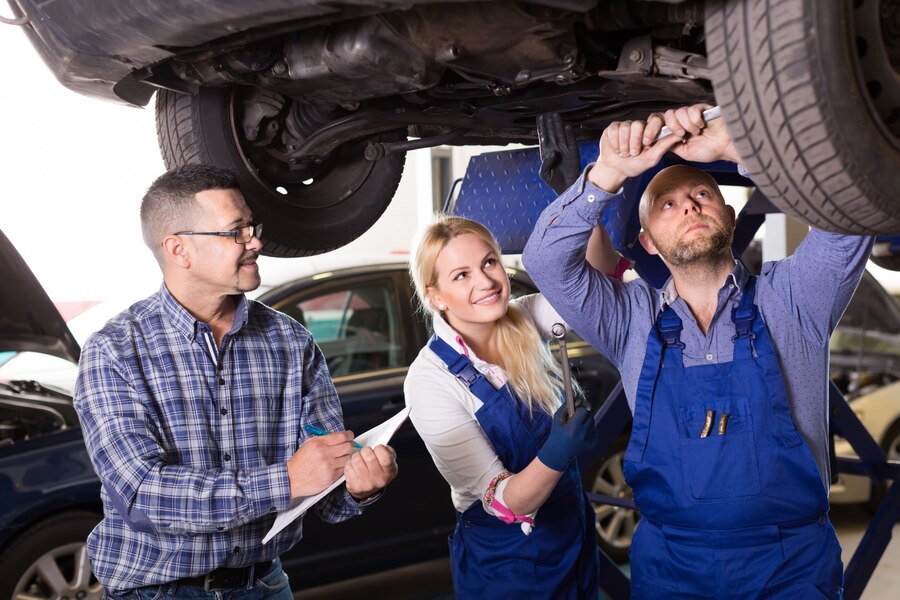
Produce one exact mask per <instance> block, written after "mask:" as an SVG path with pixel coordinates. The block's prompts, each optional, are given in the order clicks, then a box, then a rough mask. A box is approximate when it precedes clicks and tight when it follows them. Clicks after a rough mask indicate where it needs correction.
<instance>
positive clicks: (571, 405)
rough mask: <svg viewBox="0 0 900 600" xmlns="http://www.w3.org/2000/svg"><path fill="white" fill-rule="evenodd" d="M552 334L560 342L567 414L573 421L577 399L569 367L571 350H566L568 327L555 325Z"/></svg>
mask: <svg viewBox="0 0 900 600" xmlns="http://www.w3.org/2000/svg"><path fill="white" fill-rule="evenodd" d="M550 333H552V334H553V337H555V338H556V341H557V342H559V360H560V362H561V363H562V375H563V390H565V393H566V412H567V413H568V414H569V418H570V419H571V418H572V417H573V416H574V415H575V398H573V397H572V371H571V367H569V350H568V348H566V326H565V325H563V324H562V323H554V324H553V326H552V327H551V328H550Z"/></svg>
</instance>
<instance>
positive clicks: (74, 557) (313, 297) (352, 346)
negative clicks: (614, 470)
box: [0, 238, 618, 600]
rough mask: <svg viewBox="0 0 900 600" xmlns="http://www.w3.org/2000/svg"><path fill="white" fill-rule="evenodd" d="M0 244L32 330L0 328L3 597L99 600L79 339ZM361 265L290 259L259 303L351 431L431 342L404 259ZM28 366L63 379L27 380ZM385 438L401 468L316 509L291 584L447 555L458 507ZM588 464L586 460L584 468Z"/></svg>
mask: <svg viewBox="0 0 900 600" xmlns="http://www.w3.org/2000/svg"><path fill="white" fill-rule="evenodd" d="M0 241H3V242H4V243H5V246H3V247H2V248H0V250H3V253H2V254H3V256H4V257H9V256H12V257H14V258H15V262H14V266H15V267H16V268H18V269H19V271H20V273H24V274H27V276H28V278H27V281H25V280H24V279H25V278H24V277H23V276H19V277H18V278H17V277H14V276H7V273H6V271H9V270H10V269H9V268H8V266H9V263H8V262H0V266H4V267H7V269H6V271H0V277H3V278H4V281H6V282H11V283H15V285H10V286H5V287H4V290H5V293H4V294H0V296H3V299H2V302H0V306H2V307H3V309H4V312H3V313H0V314H2V315H3V318H0V323H2V324H4V325H7V324H10V323H12V324H32V325H33V327H34V329H33V330H29V329H27V328H22V329H21V330H20V331H18V332H16V333H15V334H7V335H6V336H5V337H4V336H3V330H2V329H0V351H3V352H4V354H0V361H5V362H4V364H2V365H0V599H5V598H16V597H18V598H21V597H28V598H31V599H39V598H64V597H67V598H80V599H82V600H85V599H87V600H91V599H94V598H99V597H100V594H101V593H102V590H101V589H100V585H99V583H98V582H97V581H96V579H94V578H93V577H92V575H91V574H90V567H89V564H88V561H87V555H86V552H85V544H84V541H85V538H86V537H87V535H88V534H89V533H90V531H91V530H92V529H93V527H94V526H95V525H96V523H97V522H98V521H99V519H100V515H101V514H102V506H101V504H100V483H99V481H98V480H97V478H96V476H95V474H94V471H93V468H92V467H91V464H90V461H89V458H88V456H87V452H86V450H85V447H84V443H83V441H82V437H81V430H80V428H79V424H78V420H77V416H76V415H75V412H74V410H73V408H72V403H71V393H72V389H73V388H74V379H75V367H74V359H76V358H77V356H78V346H77V344H76V343H75V341H74V339H73V338H72V337H71V334H69V332H68V330H67V329H66V327H65V325H64V324H63V323H62V320H61V318H60V317H59V314H58V313H57V312H56V311H55V309H54V308H53V306H52V304H50V302H49V300H47V298H46V296H45V295H43V292H42V291H41V290H40V286H39V285H38V284H37V281H36V280H35V279H34V277H33V276H31V274H30V272H28V271H27V267H25V266H24V263H22V261H21V260H20V259H19V258H18V256H17V255H16V254H15V251H14V249H13V248H12V246H10V245H9V244H8V242H6V240H5V238H2V240H0ZM366 260H367V262H368V263H369V264H368V265H366V266H357V267H354V268H336V266H337V265H336V264H334V263H332V264H331V265H330V267H331V268H325V267H324V265H321V264H315V263H314V264H305V265H303V267H305V268H306V271H307V273H308V274H307V275H306V276H303V277H300V278H297V271H298V269H302V268H303V267H301V265H298V264H293V265H285V271H284V272H281V273H274V272H273V273H270V274H268V275H267V277H266V279H267V280H268V281H269V282H270V285H271V284H273V283H277V282H279V281H283V282H284V283H283V284H282V285H275V286H274V287H270V289H268V290H267V291H265V292H264V293H263V294H262V295H261V296H260V297H259V299H260V300H261V301H264V302H266V303H268V304H270V305H272V306H274V307H276V308H278V309H279V310H282V311H284V312H286V313H287V314H290V315H291V316H293V317H295V318H297V319H298V320H300V321H301V322H303V323H304V324H306V325H307V327H308V328H309V329H310V330H311V331H312V333H313V335H314V336H315V337H316V339H317V341H318V343H319V345H320V347H321V348H322V350H323V351H324V353H325V355H326V359H327V361H328V365H329V369H330V370H331V372H332V375H333V377H334V382H335V385H336V387H337V390H338V394H339V396H340V398H341V404H342V408H343V412H344V420H345V423H346V426H347V427H348V428H349V429H352V430H354V431H356V432H362V431H365V430H367V429H369V428H371V427H372V426H374V425H376V424H378V423H380V422H382V421H383V420H384V419H385V418H386V417H389V416H391V415H393V414H395V413H396V412H397V411H398V410H400V409H401V408H402V407H403V406H404V398H403V380H404V378H405V375H406V370H407V367H408V365H409V364H410V362H411V361H412V359H413V358H414V357H415V356H416V354H417V353H418V352H419V349H420V348H421V347H422V346H423V345H424V344H425V343H426V342H427V339H428V336H429V332H428V331H427V328H426V325H425V321H424V320H423V319H422V318H421V316H420V315H418V314H417V313H416V311H415V302H414V300H413V292H412V289H411V285H410V280H409V276H408V273H407V267H406V264H405V263H396V262H391V263H386V262H383V261H380V260H378V259H375V258H372V257H368V258H367V259H366ZM394 260H396V259H394ZM343 261H346V263H350V264H353V263H359V262H360V261H359V260H358V259H357V258H353V257H344V259H343ZM343 261H342V262H343ZM346 263H345V264H346ZM508 273H509V275H510V278H511V283H512V291H513V293H514V294H515V295H521V294H525V293H532V292H533V291H534V287H533V284H532V283H531V281H530V279H529V278H528V276H527V275H526V274H525V273H524V272H523V271H522V270H520V269H518V268H516V267H514V266H510V267H509V268H508ZM26 284H27V285H26ZM26 290H33V293H29V294H26V293H25V291H26ZM35 297H38V299H39V300H40V301H38V300H35ZM26 300H27V303H24V304H23V302H24V301H26ZM20 304H23V305H22V306H19V305H20ZM38 308H43V309H45V310H44V311H42V312H39V311H38ZM7 316H9V318H7ZM92 322H95V323H97V325H100V324H102V322H97V321H96V319H94V320H93V321H92ZM57 337H59V340H61V341H56V338H57ZM38 340H40V343H39V342H38ZM568 345H569V353H570V356H571V360H572V366H573V370H574V372H575V374H576V376H577V377H578V378H579V380H580V381H581V383H582V385H583V386H584V387H585V389H586V390H587V395H588V399H589V400H590V401H591V402H592V403H594V404H599V403H601V402H602V401H603V400H604V399H605V398H606V397H607V395H608V394H609V392H610V391H611V390H612V389H613V387H614V386H615V384H616V382H617V381H618V373H617V372H616V371H615V369H614V368H613V367H612V366H611V365H610V363H609V362H608V361H606V359H604V358H603V357H602V356H600V355H599V354H598V353H597V352H596V351H594V350H593V349H592V348H590V347H589V346H588V345H587V344H586V343H585V342H583V341H581V340H578V339H577V338H575V337H574V336H572V337H571V339H570V341H569V343H568ZM24 349H27V350H31V351H38V350H39V351H41V352H42V353H44V352H48V351H49V352H53V353H55V354H57V355H61V356H62V357H63V358H56V359H55V360H56V361H62V365H58V364H57V363H56V362H52V363H50V362H48V359H47V357H46V356H43V357H40V356H34V353H32V354H31V355H29V354H26V353H24V352H21V350H24ZM48 349H49V350H48ZM65 367H68V371H67V370H66V368H65ZM29 369H32V371H31V372H32V374H34V373H37V374H38V375H40V376H48V377H52V378H53V379H54V380H56V381H58V382H60V387H59V388H52V387H49V386H47V385H45V384H42V383H39V382H38V381H34V380H30V379H24V377H25V376H26V375H27V373H28V372H29ZM8 375H9V376H12V377H13V379H12V380H10V379H5V378H6V377H7V376H8ZM391 444H392V446H394V448H395V449H396V451H397V454H398V457H399V463H400V475H399V476H398V478H397V479H396V480H395V481H394V482H393V483H392V484H391V486H389V487H388V489H387V491H386V492H385V495H384V497H383V498H382V499H381V500H380V501H379V502H377V503H376V504H375V505H373V506H372V507H371V508H369V509H368V510H367V511H366V513H365V514H364V515H363V516H361V517H358V518H355V519H352V520H350V521H348V522H346V523H340V524H336V525H329V524H324V523H321V522H320V521H318V519H315V518H312V517H311V518H309V519H307V520H306V521H305V522H304V539H303V540H302V541H301V543H300V544H298V545H297V547H295V548H294V550H292V551H291V552H288V553H287V554H285V555H284V556H283V557H282V559H283V563H284V568H285V570H286V571H287V572H288V574H289V575H290V577H291V580H292V585H293V587H294V589H301V588H306V587H311V586H315V585H319V584H324V583H328V582H331V581H338V580H342V579H347V578H351V577H354V576H359V575H363V574H367V573H372V572H377V571H380V570H383V569H388V568H393V567H399V566H403V565H407V564H412V563H417V562H421V561H424V560H428V559H430V558H436V557H440V556H444V555H446V554H447V535H448V534H449V533H450V532H451V531H452V529H453V527H454V525H455V512H454V509H453V506H452V504H451V502H450V494H449V488H448V486H447V484H446V482H445V481H444V480H443V478H442V477H441V476H440V474H439V473H438V471H437V469H436V468H435V467H434V464H433V463H432V460H431V457H430V456H429V455H428V452H427V451H426V449H425V447H424V445H423V444H422V441H421V439H420V438H419V437H418V435H417V434H416V432H415V430H414V429H413V428H412V426H411V425H410V424H409V423H408V422H407V423H406V424H405V425H404V426H403V427H401V429H400V430H399V431H398V432H397V433H396V434H395V436H394V438H393V439H392V441H391ZM593 459H594V457H591V456H587V457H585V462H584V465H585V467H586V473H590V472H592V471H591V470H590V468H589V467H590V465H591V462H592V460H593ZM586 476H589V475H586Z"/></svg>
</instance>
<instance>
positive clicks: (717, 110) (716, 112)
mask: <svg viewBox="0 0 900 600" xmlns="http://www.w3.org/2000/svg"><path fill="white" fill-rule="evenodd" d="M721 116H722V109H721V107H719V106H713V107H712V108H707V109H706V110H704V111H703V120H704V121H706V122H707V123H709V122H710V121H712V120H713V119H718V118H719V117H721ZM670 135H672V130H671V129H669V128H668V127H666V126H665V125H663V128H662V129H660V130H659V134H658V135H657V136H656V139H655V140H653V141H654V142H658V141H659V140H661V139H663V138H666V137H669V136H670Z"/></svg>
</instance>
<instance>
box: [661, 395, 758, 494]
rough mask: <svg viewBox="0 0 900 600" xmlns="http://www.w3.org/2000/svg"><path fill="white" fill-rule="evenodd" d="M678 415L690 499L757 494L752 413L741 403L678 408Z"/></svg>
mask: <svg viewBox="0 0 900 600" xmlns="http://www.w3.org/2000/svg"><path fill="white" fill-rule="evenodd" d="M710 410H712V411H714V412H713V414H712V415H711V419H710V422H709V425H707V422H708V419H707V414H708V411H710ZM679 415H680V421H681V422H680V432H681V436H680V451H681V465H682V472H683V475H684V480H685V483H686V485H687V487H688V490H689V491H690V494H691V497H692V498H694V499H695V500H699V501H710V502H718V501H724V500H731V499H734V498H743V497H748V496H756V495H757V494H759V491H760V484H759V465H758V456H757V451H756V440H755V436H754V433H753V415H751V414H750V411H749V407H748V406H746V404H745V403H737V404H732V403H728V402H715V403H714V405H711V406H709V407H705V406H689V407H681V408H680V409H679ZM723 415H727V417H725V423H724V426H723V425H722V424H721V419H722V418H723ZM704 432H705V433H706V435H705V436H703V433H704Z"/></svg>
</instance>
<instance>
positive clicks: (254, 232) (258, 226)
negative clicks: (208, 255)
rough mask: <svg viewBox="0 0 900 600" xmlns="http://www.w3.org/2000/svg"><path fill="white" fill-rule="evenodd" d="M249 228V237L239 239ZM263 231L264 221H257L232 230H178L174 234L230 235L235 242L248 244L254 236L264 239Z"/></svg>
mask: <svg viewBox="0 0 900 600" xmlns="http://www.w3.org/2000/svg"><path fill="white" fill-rule="evenodd" d="M248 229H249V230H250V235H249V236H247V239H244V240H240V239H238V236H239V235H241V234H243V235H246V234H245V233H244V232H246V231H247V230H248ZM262 231H263V226H262V223H255V224H253V225H245V226H243V227H238V228H237V229H232V230H231V231H176V232H175V233H174V235H214V236H217V237H230V238H232V239H233V240H234V243H235V244H248V243H250V240H252V239H253V238H257V239H262ZM242 237H243V236H242Z"/></svg>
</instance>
